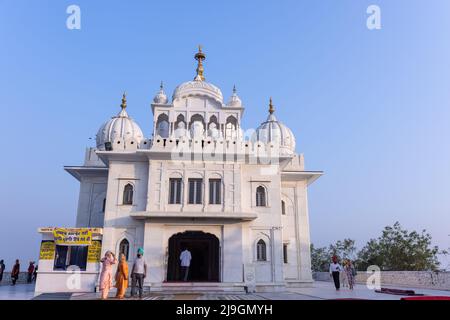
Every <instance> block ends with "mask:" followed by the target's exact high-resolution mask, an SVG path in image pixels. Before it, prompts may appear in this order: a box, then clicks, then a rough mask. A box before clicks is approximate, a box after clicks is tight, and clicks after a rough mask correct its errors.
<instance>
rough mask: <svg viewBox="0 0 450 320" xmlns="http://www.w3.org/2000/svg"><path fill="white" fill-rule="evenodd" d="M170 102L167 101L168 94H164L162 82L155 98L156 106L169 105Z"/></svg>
mask: <svg viewBox="0 0 450 320" xmlns="http://www.w3.org/2000/svg"><path fill="white" fill-rule="evenodd" d="M168 101H169V100H168V99H167V96H166V93H165V92H164V87H163V83H162V82H161V86H160V87H159V92H158V93H157V94H156V96H155V97H154V98H153V102H154V103H156V104H167V102H168Z"/></svg>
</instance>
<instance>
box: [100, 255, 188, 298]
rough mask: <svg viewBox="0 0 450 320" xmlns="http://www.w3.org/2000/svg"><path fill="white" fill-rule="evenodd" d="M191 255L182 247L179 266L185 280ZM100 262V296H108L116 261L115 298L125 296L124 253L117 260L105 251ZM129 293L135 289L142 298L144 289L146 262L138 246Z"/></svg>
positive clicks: (125, 270)
mask: <svg viewBox="0 0 450 320" xmlns="http://www.w3.org/2000/svg"><path fill="white" fill-rule="evenodd" d="M191 260H192V255H191V252H190V251H189V250H188V249H187V248H184V250H183V251H182V252H181V254H180V266H181V270H182V280H183V281H187V280H188V276H189V266H190V264H191ZM100 262H101V264H102V270H101V273H100V286H99V287H100V291H101V298H102V299H103V300H105V299H107V298H108V295H109V291H110V290H111V288H112V287H113V265H114V264H116V263H118V266H117V270H116V274H115V277H114V280H115V282H116V283H115V285H114V286H115V287H116V288H117V293H116V298H117V299H123V298H125V293H126V291H127V288H128V275H129V270H128V263H127V258H126V256H125V254H123V253H121V254H120V256H119V260H117V258H116V256H115V254H114V253H112V252H111V251H106V253H105V256H104V257H103V258H102V259H101V260H100ZM130 274H131V295H130V297H131V298H133V297H134V296H135V295H136V291H137V289H138V291H139V298H142V294H143V290H144V279H145V276H146V275H147V263H146V262H145V260H144V249H142V248H139V249H138V251H137V257H136V259H135V260H134V263H133V267H132V268H131V273H130Z"/></svg>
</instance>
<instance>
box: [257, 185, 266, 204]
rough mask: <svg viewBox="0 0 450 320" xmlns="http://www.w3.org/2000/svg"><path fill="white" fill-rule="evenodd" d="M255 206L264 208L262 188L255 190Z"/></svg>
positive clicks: (264, 191) (264, 192) (264, 196)
mask: <svg viewBox="0 0 450 320" xmlns="http://www.w3.org/2000/svg"><path fill="white" fill-rule="evenodd" d="M256 206H257V207H265V206H267V203H266V189H264V187H263V186H259V187H258V188H256Z"/></svg>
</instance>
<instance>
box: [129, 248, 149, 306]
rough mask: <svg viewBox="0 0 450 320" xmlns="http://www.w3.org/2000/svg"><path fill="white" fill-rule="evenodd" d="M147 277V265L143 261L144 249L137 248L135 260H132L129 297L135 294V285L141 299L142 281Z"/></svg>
mask: <svg viewBox="0 0 450 320" xmlns="http://www.w3.org/2000/svg"><path fill="white" fill-rule="evenodd" d="M146 275H147V264H146V263H145V260H144V249H142V248H139V249H138V252H137V258H136V260H134V263H133V268H131V297H134V296H135V294H136V285H137V286H138V287H139V299H141V298H142V293H143V291H144V279H145V276H146Z"/></svg>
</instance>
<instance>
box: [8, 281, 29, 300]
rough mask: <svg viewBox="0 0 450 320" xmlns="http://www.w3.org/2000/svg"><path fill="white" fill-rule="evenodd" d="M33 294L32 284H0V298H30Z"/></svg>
mask: <svg viewBox="0 0 450 320" xmlns="http://www.w3.org/2000/svg"><path fill="white" fill-rule="evenodd" d="M33 296H34V284H16V285H15V286H11V285H2V286H0V300H30V299H31V298H33Z"/></svg>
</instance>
